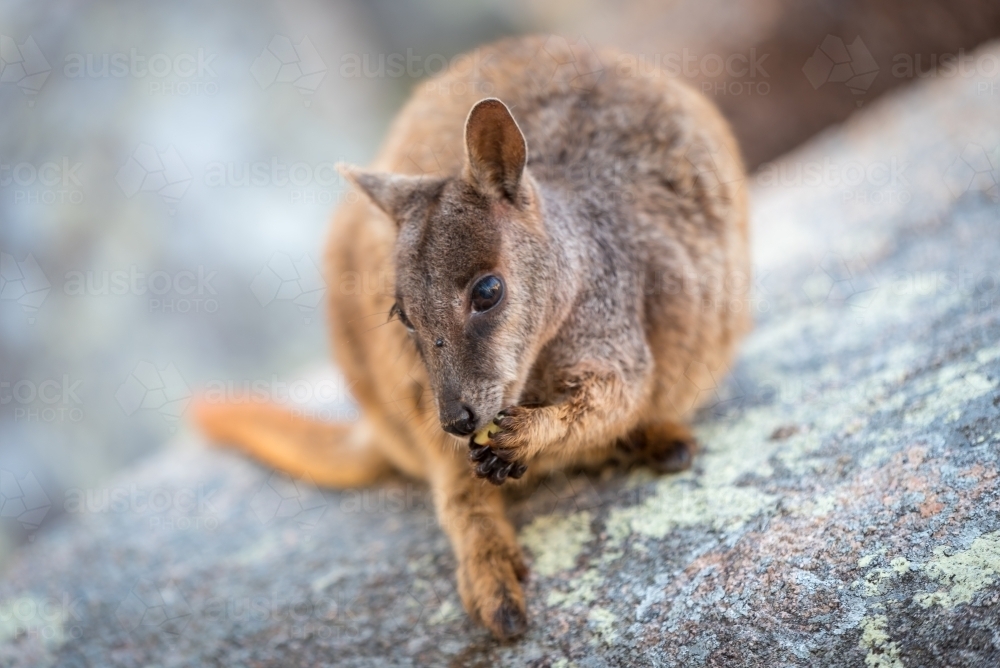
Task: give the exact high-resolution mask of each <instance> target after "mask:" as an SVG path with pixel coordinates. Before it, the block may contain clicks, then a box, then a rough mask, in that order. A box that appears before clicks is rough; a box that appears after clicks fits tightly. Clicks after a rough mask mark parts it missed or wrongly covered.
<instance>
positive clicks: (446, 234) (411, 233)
mask: <svg viewBox="0 0 1000 668" xmlns="http://www.w3.org/2000/svg"><path fill="white" fill-rule="evenodd" d="M465 154H466V160H465V166H464V169H463V171H462V173H461V174H456V175H454V176H448V177H419V176H411V175H402V174H387V173H372V172H367V171H362V170H358V169H354V168H345V169H344V173H345V174H346V175H347V176H348V177H349V178H350V179H351V180H352V181H353V182H354V183H355V184H356V185H357V186H358V187H359V188H360V189H361V190H362V191H363V192H365V193H366V194H367V195H368V197H369V198H370V199H371V200H372V202H374V203H375V205H377V206H378V207H379V208H380V209H381V210H382V211H383V212H385V213H386V214H387V215H388V216H389V217H390V218H391V219H392V220H394V221H395V222H396V224H397V229H398V232H397V240H396V246H395V269H396V285H395V290H396V294H395V297H396V302H395V304H394V305H393V308H392V314H391V315H392V316H396V317H397V318H398V320H399V321H400V322H401V323H402V324H403V325H404V326H405V327H406V328H407V329H408V330H409V332H410V336H411V337H412V340H413V342H414V343H415V344H416V346H417V349H418V350H419V351H420V354H421V356H422V357H423V360H424V363H425V364H426V367H427V371H428V375H429V379H430V383H431V386H432V388H431V389H432V390H433V393H434V397H435V399H436V401H437V405H438V414H439V418H440V421H441V426H442V428H443V429H444V430H445V431H447V432H449V433H452V434H455V435H457V436H467V435H469V434H471V433H473V432H474V431H476V430H478V429H480V428H481V427H483V426H484V425H486V424H487V423H489V421H490V420H492V419H493V417H494V416H495V415H496V414H497V412H498V411H500V409H502V408H504V407H505V406H508V405H510V404H512V403H514V402H515V401H516V400H517V397H518V395H519V394H520V392H521V389H522V388H523V387H524V383H525V381H526V378H527V376H528V373H529V371H530V367H531V364H532V361H533V358H534V356H535V354H536V353H537V351H538V348H539V341H540V339H541V337H542V336H543V332H544V331H545V330H546V329H547V326H548V323H546V322H545V319H546V314H547V311H549V309H548V308H547V307H546V301H547V299H548V298H550V296H551V292H552V291H551V289H550V288H551V287H552V286H551V285H550V284H551V282H552V280H553V275H554V268H553V266H552V265H553V259H552V250H551V247H550V240H549V238H548V236H547V234H546V229H545V225H544V224H543V221H542V211H541V203H540V198H539V195H538V192H537V184H535V183H534V182H533V180H532V178H531V176H530V174H529V173H528V171H527V169H526V167H525V165H526V161H527V145H526V143H525V139H524V136H523V135H522V133H521V130H520V129H519V128H518V126H517V123H516V122H515V121H514V118H513V116H511V113H510V111H509V110H508V109H507V107H506V106H505V105H504V104H503V103H502V102H501V101H500V100H496V99H485V100H482V101H480V102H478V103H477V104H476V105H474V106H473V108H472V110H471V111H470V112H469V115H468V118H467V119H466V124H465Z"/></svg>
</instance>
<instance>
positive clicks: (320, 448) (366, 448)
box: [194, 402, 390, 488]
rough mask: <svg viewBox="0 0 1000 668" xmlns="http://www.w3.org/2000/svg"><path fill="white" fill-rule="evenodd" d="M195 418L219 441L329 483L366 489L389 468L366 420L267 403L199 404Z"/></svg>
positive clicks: (277, 466) (278, 466)
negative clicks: (334, 418) (327, 418)
mask: <svg viewBox="0 0 1000 668" xmlns="http://www.w3.org/2000/svg"><path fill="white" fill-rule="evenodd" d="M194 414H195V419H196V420H197V422H198V423H199V424H200V426H201V428H202V429H203V430H204V432H205V433H206V434H207V435H208V437H209V438H210V439H212V440H213V441H214V442H215V443H217V444H218V445H223V446H234V447H236V448H238V449H240V450H243V451H245V452H247V453H248V454H250V455H251V456H253V457H254V458H255V459H257V460H259V461H261V462H263V463H264V464H267V465H268V466H271V467H274V468H275V469H278V470H281V471H284V472H286V473H288V474H290V475H293V476H296V477H299V478H308V479H309V480H310V481H312V482H314V483H315V484H317V485H323V486H326V487H341V488H345V487H362V486H365V485H370V484H371V483H373V482H375V481H376V480H378V479H379V478H380V477H382V476H383V475H385V474H386V473H388V472H389V470H390V466H389V463H388V462H387V461H386V459H385V458H384V457H383V456H382V454H381V453H380V452H379V451H378V450H376V449H375V447H374V446H373V445H372V444H371V443H370V441H369V437H368V436H367V433H366V430H365V428H364V426H363V424H362V423H352V424H346V423H342V424H337V423H329V422H320V421H316V420H309V419H307V418H305V417H302V416H301V415H297V414H295V413H293V412H292V411H290V410H287V409H285V408H281V407H279V406H272V405H269V404H211V403H207V402H199V403H196V404H195V410H194Z"/></svg>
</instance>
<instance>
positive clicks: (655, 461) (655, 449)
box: [622, 421, 698, 473]
mask: <svg viewBox="0 0 1000 668" xmlns="http://www.w3.org/2000/svg"><path fill="white" fill-rule="evenodd" d="M622 445H623V447H624V448H625V449H626V450H628V451H631V452H632V453H633V455H634V457H635V460H636V461H637V462H639V463H641V464H645V465H647V466H649V467H650V468H653V469H655V470H657V471H659V472H661V473H677V472H678V471H685V470H687V469H689V468H691V464H692V463H693V462H694V456H695V453H696V452H697V451H698V441H697V440H695V437H694V435H693V434H692V433H691V430H690V429H689V428H688V427H687V426H686V425H683V424H680V423H678V422H669V421H664V422H654V423H653V424H647V425H643V426H641V427H638V428H636V429H634V430H633V431H631V432H630V433H629V435H628V436H627V437H626V438H625V439H624V440H623V443H622Z"/></svg>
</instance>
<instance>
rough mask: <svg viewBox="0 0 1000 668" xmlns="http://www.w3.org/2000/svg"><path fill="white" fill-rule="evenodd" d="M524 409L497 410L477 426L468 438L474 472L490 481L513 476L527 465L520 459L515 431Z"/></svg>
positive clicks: (522, 471)
mask: <svg viewBox="0 0 1000 668" xmlns="http://www.w3.org/2000/svg"><path fill="white" fill-rule="evenodd" d="M526 410H528V409H525V408H522V407H519V406H512V407H511V408H507V409H504V410H502V411H500V413H498V414H497V416H496V417H495V418H493V421H492V422H490V423H489V424H488V425H486V426H485V427H483V428H482V429H480V430H479V431H477V432H476V433H475V435H473V437H472V439H471V440H470V441H469V460H470V461H471V462H472V463H473V464H475V465H476V466H475V469H474V470H475V474H476V476H477V477H479V478H485V479H486V480H489V481H490V482H491V483H493V484H494V485H502V484H503V483H504V481H505V480H507V478H513V479H515V480H517V479H518V478H520V477H521V476H523V475H524V472H525V471H526V470H527V469H528V466H527V464H525V463H524V462H523V461H521V459H522V458H521V457H520V454H519V453H520V450H521V443H520V437H519V435H518V434H519V433H520V431H521V426H522V424H523V421H524V412H525V411H526Z"/></svg>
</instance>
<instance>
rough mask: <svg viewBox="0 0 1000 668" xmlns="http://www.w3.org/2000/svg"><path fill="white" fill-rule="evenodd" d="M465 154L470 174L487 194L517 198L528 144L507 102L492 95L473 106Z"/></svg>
mask: <svg viewBox="0 0 1000 668" xmlns="http://www.w3.org/2000/svg"><path fill="white" fill-rule="evenodd" d="M465 153H466V158H467V163H466V169H467V172H468V174H467V175H468V176H469V177H471V179H472V181H473V182H474V183H475V184H476V185H477V186H478V187H479V189H480V190H481V191H482V192H483V193H484V194H487V195H490V196H494V197H506V198H507V199H509V200H511V201H516V199H517V194H518V189H519V187H520V185H521V177H522V175H523V174H524V165H525V162H526V161H527V158H528V146H527V144H526V143H525V141H524V135H523V134H521V129H520V128H519V127H517V122H516V121H515V120H514V117H513V116H511V114H510V110H509V109H508V108H507V105H505V104H504V103H503V102H501V101H500V100H498V99H496V98H492V97H491V98H486V99H485V100H480V101H479V102H477V103H476V104H475V106H473V107H472V111H470V112H469V117H468V118H467V119H466V121H465Z"/></svg>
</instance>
